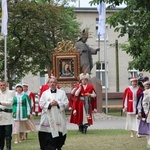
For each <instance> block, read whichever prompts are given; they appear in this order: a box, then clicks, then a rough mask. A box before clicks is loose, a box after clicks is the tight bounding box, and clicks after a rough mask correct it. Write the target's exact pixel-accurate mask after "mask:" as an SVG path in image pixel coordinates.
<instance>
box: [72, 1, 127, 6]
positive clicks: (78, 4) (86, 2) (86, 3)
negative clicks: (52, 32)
mask: <svg viewBox="0 0 150 150" xmlns="http://www.w3.org/2000/svg"><path fill="white" fill-rule="evenodd" d="M79 1H80V2H79ZM90 1H91V0H77V2H76V3H70V6H72V5H73V6H75V7H79V6H80V7H97V6H94V5H93V6H90V4H89V2H90ZM119 7H125V5H124V4H123V5H121V6H119Z"/></svg>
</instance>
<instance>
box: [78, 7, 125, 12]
mask: <svg viewBox="0 0 150 150" xmlns="http://www.w3.org/2000/svg"><path fill="white" fill-rule="evenodd" d="M119 10H123V8H114V9H109V10H108V9H107V10H106V12H107V13H111V12H116V11H119ZM75 12H76V13H83V12H84V13H97V12H98V11H97V7H76V8H75Z"/></svg>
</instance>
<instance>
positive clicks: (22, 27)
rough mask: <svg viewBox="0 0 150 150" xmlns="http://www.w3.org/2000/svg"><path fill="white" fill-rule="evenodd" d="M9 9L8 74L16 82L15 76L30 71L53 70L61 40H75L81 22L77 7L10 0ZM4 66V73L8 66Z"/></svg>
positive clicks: (23, 74)
mask: <svg viewBox="0 0 150 150" xmlns="http://www.w3.org/2000/svg"><path fill="white" fill-rule="evenodd" d="M8 10H9V22H8V37H7V52H8V57H7V76H8V81H9V83H10V84H11V85H12V82H13V80H14V79H15V80H16V79H19V80H20V79H21V78H22V77H24V76H25V75H26V74H27V73H29V72H32V73H33V74H37V72H42V71H43V70H44V69H45V68H47V69H50V67H51V66H52V59H51V55H52V52H53V49H54V47H56V44H57V42H59V41H62V40H72V41H75V40H76V39H77V37H78V33H79V32H78V31H79V23H77V22H76V16H75V15H74V11H73V9H72V8H69V7H64V6H63V5H59V6H58V5H54V4H53V5H52V4H50V3H45V2H41V3H38V2H37V1H36V2H35V1H28V0H24V1H22V0H17V1H14V2H12V1H11V2H9V3H8ZM1 46H3V40H2V41H1ZM0 52H1V54H2V53H3V48H1V50H0ZM1 57H3V58H4V56H1ZM3 58H2V60H3ZM3 64H4V63H3ZM0 67H1V68H0V70H1V73H2V71H3V68H4V65H2V64H0ZM14 75H15V76H14ZM13 77H17V78H13Z"/></svg>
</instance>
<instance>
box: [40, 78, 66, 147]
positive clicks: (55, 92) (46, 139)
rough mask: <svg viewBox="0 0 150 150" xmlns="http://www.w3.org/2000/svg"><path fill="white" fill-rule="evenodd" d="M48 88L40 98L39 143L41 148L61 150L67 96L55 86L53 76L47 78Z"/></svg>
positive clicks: (64, 136) (64, 138)
mask: <svg viewBox="0 0 150 150" xmlns="http://www.w3.org/2000/svg"><path fill="white" fill-rule="evenodd" d="M49 84H50V88H49V89H48V90H46V91H44V92H43V94H42V96H41V98H40V102H39V104H40V107H41V108H42V114H41V121H40V125H39V143H40V148H41V150H56V149H57V150H61V148H62V146H63V145H64V143H65V140H66V134H67V129H66V117H65V109H66V107H67V106H68V98H67V96H66V93H65V91H63V90H61V89H58V88H57V87H56V85H57V80H56V78H55V77H53V78H50V79H49Z"/></svg>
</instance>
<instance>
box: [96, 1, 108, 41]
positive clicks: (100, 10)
mask: <svg viewBox="0 0 150 150" xmlns="http://www.w3.org/2000/svg"><path fill="white" fill-rule="evenodd" d="M97 10H98V13H99V22H98V33H97V34H98V35H99V34H100V37H101V38H102V39H104V37H105V12H106V10H105V3H104V2H102V3H100V4H99V5H98V7H97Z"/></svg>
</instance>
